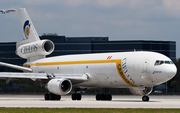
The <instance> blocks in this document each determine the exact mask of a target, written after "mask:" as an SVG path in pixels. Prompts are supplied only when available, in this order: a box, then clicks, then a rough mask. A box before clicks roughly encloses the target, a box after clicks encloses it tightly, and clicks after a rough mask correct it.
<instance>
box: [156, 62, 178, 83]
mask: <svg viewBox="0 0 180 113" xmlns="http://www.w3.org/2000/svg"><path fill="white" fill-rule="evenodd" d="M156 70H159V71H155V72H156V73H154V74H153V75H154V76H153V78H154V81H155V85H159V84H162V83H164V82H167V81H168V80H170V79H172V78H173V77H174V76H175V75H176V73H177V68H176V66H175V65H174V64H171V65H160V66H157V68H156Z"/></svg>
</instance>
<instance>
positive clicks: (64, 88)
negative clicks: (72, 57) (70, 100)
mask: <svg viewBox="0 0 180 113" xmlns="http://www.w3.org/2000/svg"><path fill="white" fill-rule="evenodd" d="M46 88H47V89H48V90H49V92H51V93H53V94H56V95H66V94H68V93H70V91H71V90H72V84H71V81H70V80H67V79H51V80H50V81H49V82H48V83H47V86H46Z"/></svg>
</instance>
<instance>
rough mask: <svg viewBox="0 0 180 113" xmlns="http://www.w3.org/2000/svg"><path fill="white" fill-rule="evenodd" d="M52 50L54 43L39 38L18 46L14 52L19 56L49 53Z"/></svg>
mask: <svg viewBox="0 0 180 113" xmlns="http://www.w3.org/2000/svg"><path fill="white" fill-rule="evenodd" d="M53 51H54V43H53V42H52V41H50V40H39V41H35V42H32V43H28V44H23V45H21V46H19V47H18V48H17V50H16V54H17V55H18V56H20V57H21V58H25V59H28V58H32V57H36V56H45V55H49V54H51V53H52V52H53Z"/></svg>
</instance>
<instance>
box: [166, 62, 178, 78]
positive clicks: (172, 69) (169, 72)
mask: <svg viewBox="0 0 180 113" xmlns="http://www.w3.org/2000/svg"><path fill="white" fill-rule="evenodd" d="M176 73H177V68H176V66H175V65H174V64H173V65H169V66H167V67H166V69H165V70H164V72H163V74H164V77H165V78H166V81H168V80H170V79H172V78H173V77H174V76H175V75H176Z"/></svg>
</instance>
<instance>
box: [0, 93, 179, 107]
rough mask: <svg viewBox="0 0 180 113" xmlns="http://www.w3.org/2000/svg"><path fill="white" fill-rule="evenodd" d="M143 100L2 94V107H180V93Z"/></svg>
mask: <svg viewBox="0 0 180 113" xmlns="http://www.w3.org/2000/svg"><path fill="white" fill-rule="evenodd" d="M149 97H150V101H149V102H143V101H142V100H141V97H140V96H114V95H113V99H112V101H96V100H95V96H94V95H93V96H87V95H82V100H81V101H72V100H71V96H70V95H68V96H62V98H61V100H60V101H45V100H44V95H0V107H20V108H31V107H33V108H180V95H177V96H149Z"/></svg>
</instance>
